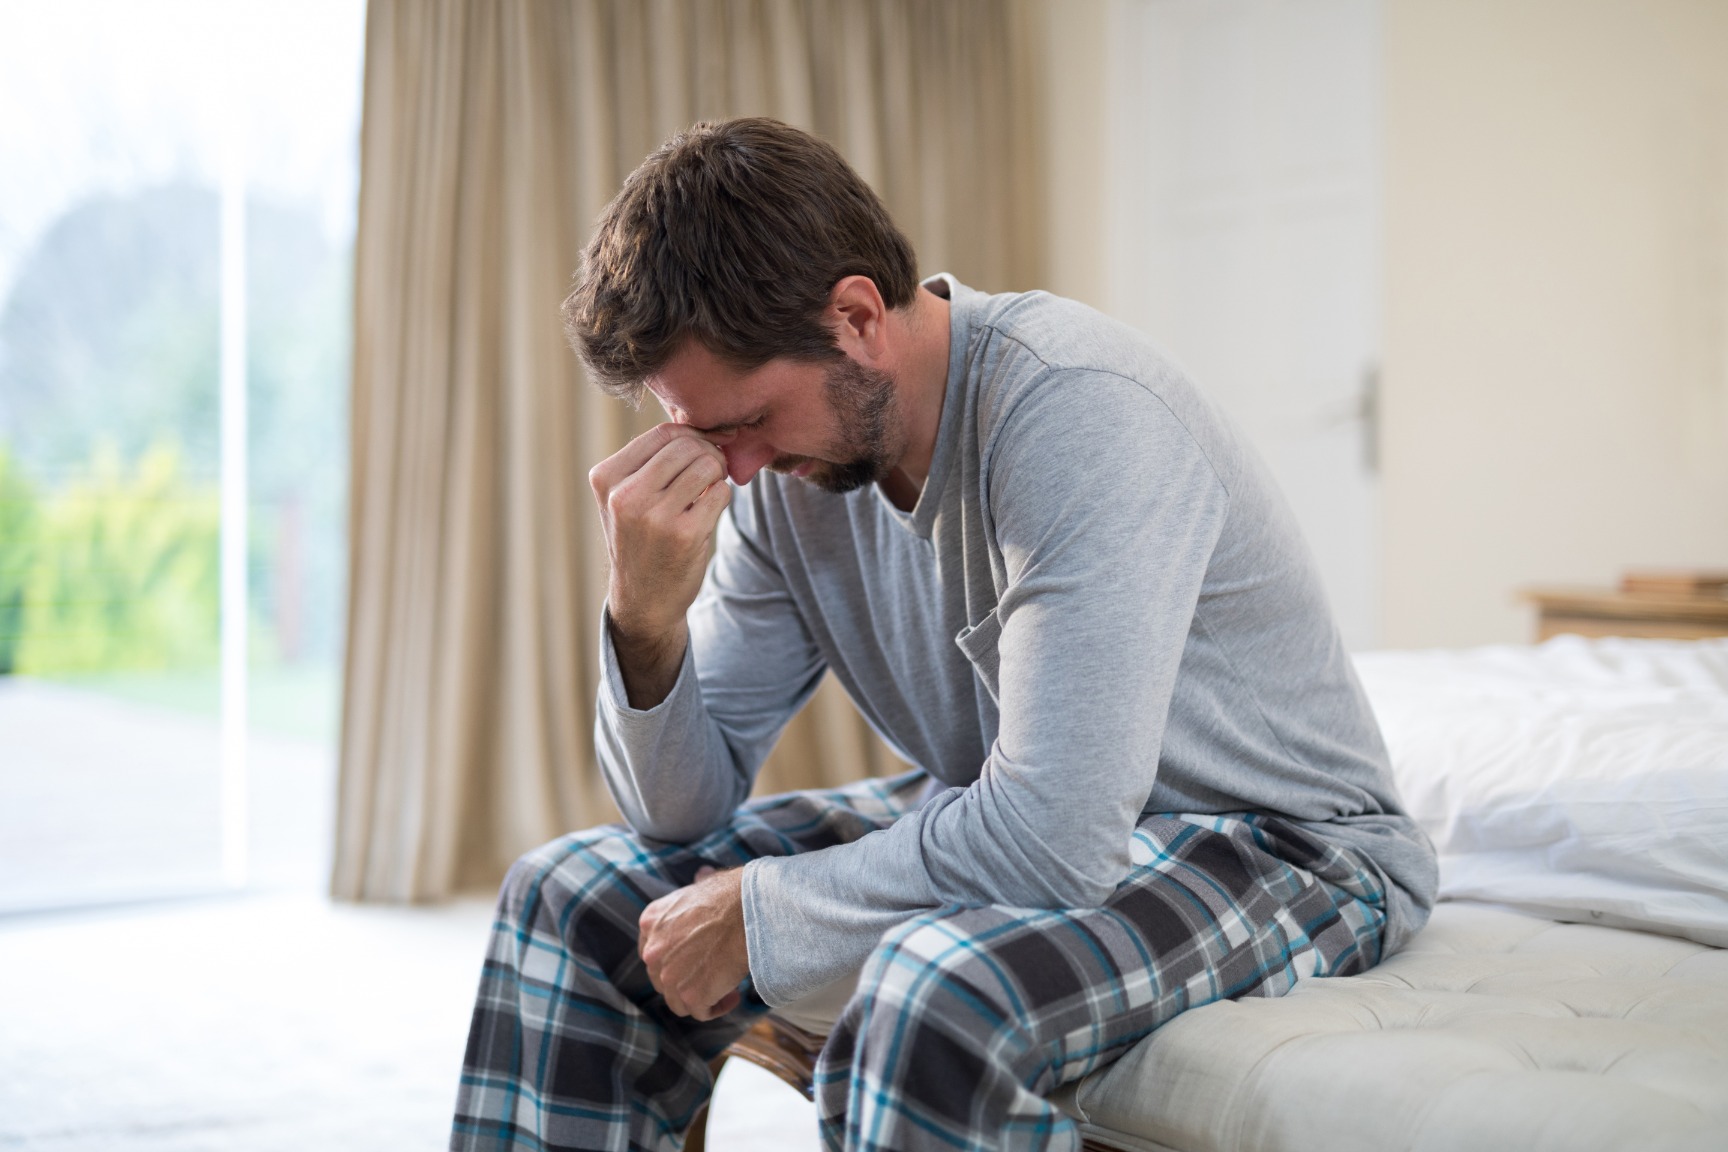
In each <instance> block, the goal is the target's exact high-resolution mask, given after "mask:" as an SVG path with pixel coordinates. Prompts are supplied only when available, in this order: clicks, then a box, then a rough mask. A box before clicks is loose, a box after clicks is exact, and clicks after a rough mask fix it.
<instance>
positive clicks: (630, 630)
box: [453, 120, 1435, 1150]
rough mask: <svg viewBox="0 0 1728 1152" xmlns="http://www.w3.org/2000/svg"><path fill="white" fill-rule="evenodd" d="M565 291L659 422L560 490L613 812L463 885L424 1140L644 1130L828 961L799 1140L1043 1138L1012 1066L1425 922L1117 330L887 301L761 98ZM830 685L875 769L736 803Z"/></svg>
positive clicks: (1311, 686)
mask: <svg viewBox="0 0 1728 1152" xmlns="http://www.w3.org/2000/svg"><path fill="white" fill-rule="evenodd" d="M566 316H567V319H568V321H569V328H570V332H571V335H572V340H573V342H574V343H575V345H576V347H577V348H578V350H579V351H580V353H581V354H582V356H583V358H584V360H585V361H586V363H587V365H588V368H589V370H590V374H591V375H592V376H593V377H594V378H595V379H596V380H597V381H598V382H599V383H600V385H601V386H602V387H604V388H606V389H608V390H609V391H612V392H614V393H616V394H619V395H622V396H627V397H637V396H639V395H640V393H641V391H642V390H646V391H647V392H649V393H651V394H652V395H653V396H654V397H655V399H657V400H658V401H659V402H660V404H661V405H662V407H664V409H665V410H666V412H667V414H668V415H669V416H670V418H671V419H670V422H668V423H665V424H661V425H660V426H659V427H657V428H654V429H653V430H651V431H649V432H647V433H645V434H644V435H642V436H640V437H638V438H637V439H636V440H634V441H632V442H631V443H630V444H629V445H627V446H626V447H625V448H624V449H623V450H621V451H620V452H618V453H617V454H616V455H614V456H612V457H611V458H609V459H607V460H605V461H603V462H602V463H600V464H599V465H598V466H596V467H595V468H594V469H593V471H592V473H591V474H590V479H591V482H592V486H593V488H594V493H595V496H596V498H597V499H598V501H599V504H600V509H601V518H602V522H603V525H604V528H605V533H606V538H607V543H608V547H609V548H610V552H611V560H612V575H611V581H610V585H609V588H608V601H607V609H606V618H605V628H604V629H603V632H604V636H603V639H602V642H601V654H600V658H601V663H602V668H603V672H604V679H603V684H602V687H601V690H600V699H599V714H598V720H597V724H596V741H597V745H598V749H599V758H600V762H601V766H602V768H603V769H604V771H605V774H606V779H607V781H608V784H609V785H610V787H611V790H612V794H613V796H614V797H615V798H616V799H617V801H618V805H619V807H620V808H621V809H622V810H623V812H624V814H625V816H626V817H627V819H628V820H629V823H630V828H629V829H622V828H607V829H599V830H596V831H591V832H585V833H578V834H575V835H572V836H568V837H565V838H564V839H562V840H559V841H557V842H555V843H553V844H550V845H547V846H546V847H544V848H542V849H540V850H538V851H536V852H534V853H531V854H530V855H528V856H526V857H524V858H523V859H522V860H521V861H519V862H518V863H517V865H516V866H515V868H514V869H513V870H512V872H511V874H510V877H509V878H508V879H507V880H506V881H505V885H504V890H503V893H502V896H501V898H500V909H499V919H498V923H497V927H496V931H495V934H494V938H493V941H492V945H491V948H490V952H489V955H488V958H487V961H486V966H485V972H484V975H483V977H482V986H481V990H480V996H479V1001H478V1003H477V1006H476V1009H475V1017H474V1026H473V1031H472V1034H471V1037H470V1041H469V1049H468V1055H467V1068H466V1070H465V1074H464V1076H463V1081H462V1090H461V1097H460V1100H459V1102H458V1109H457V1117H456V1125H455V1135H454V1138H453V1147H458V1148H502V1147H520V1148H535V1149H544V1148H559V1149H566V1148H568V1149H576V1148H580V1149H602V1148H604V1149H626V1148H630V1149H636V1148H641V1149H649V1148H674V1147H677V1146H678V1144H679V1141H680V1139H681V1138H682V1132H683V1130H684V1128H685V1127H686V1126H687V1125H688V1123H689V1122H690V1119H691V1117H692V1116H693V1114H694V1113H695V1111H696V1110H697V1109H698V1108H699V1107H700V1105H701V1104H702V1102H703V1101H704V1100H705V1099H706V1096H707V1093H708V1090H709V1089H710V1087H711V1079H710V1076H709V1073H708V1069H707V1062H708V1060H709V1059H710V1058H712V1057H713V1056H714V1055H715V1054H717V1053H718V1052H719V1051H720V1050H721V1049H723V1048H724V1047H725V1045H726V1044H727V1043H729V1042H730V1041H731V1040H732V1039H733V1038H735V1037H736V1036H737V1035H738V1034H739V1033H740V1032H741V1031H742V1030H743V1029H744V1028H746V1027H747V1026H748V1025H749V1023H750V1022H751V1021H752V1020H753V1019H754V1018H755V1017H756V1016H757V1015H759V1014H760V1013H761V1012H763V1011H765V1010H766V1006H777V1005H786V1004H789V1003H792V1002H795V1001H798V1000H800V999H802V998H804V997H807V996H809V995H810V994H812V993H814V992H817V991H819V990H822V989H825V988H833V987H841V988H845V987H848V986H849V985H848V983H847V982H849V981H852V980H854V979H856V991H855V992H852V993H851V994H850V997H849V999H847V1001H846V1006H845V1009H844V1012H843V1013H842V1014H841V1016H840V1018H839V1020H838V1022H837V1023H836V1025H835V1028H834V1030H833V1032H832V1034H831V1035H830V1038H829V1041H828V1044H827V1046H826V1048H825V1049H824V1051H823V1054H822V1057H821V1060H820V1062H819V1064H818V1068H817V1080H818V1083H817V1104H818V1116H819V1120H820V1123H821V1127H822V1138H823V1142H824V1145H825V1146H826V1147H828V1148H830V1149H840V1148H846V1149H899V1150H904V1149H924V1148H1039V1149H1043V1148H1050V1149H1072V1148H1076V1147H1078V1143H1079V1139H1078V1134H1077V1132H1076V1129H1075V1127H1074V1125H1073V1123H1072V1122H1071V1121H1069V1120H1068V1119H1066V1118H1065V1117H1064V1116H1063V1115H1062V1114H1061V1113H1059V1112H1058V1111H1057V1110H1055V1109H1054V1108H1053V1107H1052V1106H1051V1105H1050V1104H1048V1103H1047V1102H1046V1099H1045V1097H1046V1096H1047V1095H1048V1094H1049V1093H1050V1091H1051V1090H1052V1089H1054V1088H1055V1087H1057V1086H1059V1085H1061V1084H1063V1083H1066V1082H1068V1081H1071V1080H1074V1079H1076V1078H1078V1077H1080V1076H1082V1075H1084V1074H1086V1073H1087V1072H1090V1071H1092V1070H1093V1069H1094V1068H1097V1067H1099V1066H1100V1065H1102V1064H1104V1063H1107V1062H1108V1061H1110V1060H1112V1059H1114V1058H1115V1057H1117V1056H1119V1055H1120V1054H1121V1053H1122V1052H1123V1051H1125V1050H1126V1049H1127V1048H1128V1047H1129V1046H1131V1045H1132V1044H1133V1043H1135V1042H1136V1041H1138V1040H1139V1039H1141V1038H1142V1037H1144V1036H1145V1035H1147V1034H1148V1033H1149V1032H1150V1031H1151V1030H1152V1029H1154V1028H1156V1027H1157V1026H1158V1025H1160V1024H1162V1023H1163V1022H1165V1021H1166V1020H1168V1019H1170V1018H1171V1017H1172V1016H1173V1015H1175V1014H1176V1013H1178V1012H1180V1011H1182V1010H1183V1009H1185V1008H1188V1007H1192V1006H1194V1005H1197V1004H1201V1003H1205V1002H1207V1001H1211V1000H1215V999H1218V998H1221V997H1233V996H1246V995H1277V994H1279V993H1282V992H1284V991H1285V990H1287V989H1288V988H1289V987H1290V986H1291V985H1292V983H1293V982H1294V981H1295V980H1296V979H1297V978H1299V977H1302V976H1308V975H1331V974H1344V973H1349V972H1355V971H1360V970H1362V969H1365V968H1367V967H1369V966H1371V965H1373V964H1374V963H1375V962H1377V960H1378V959H1379V958H1380V957H1381V956H1382V955H1384V954H1387V953H1389V952H1390V951H1392V950H1393V949H1395V948H1397V947H1398V946H1399V945H1400V944H1401V943H1402V941H1403V940H1404V939H1405V938H1406V937H1407V936H1408V935H1409V934H1410V933H1411V932H1412V931H1413V930H1414V929H1416V928H1417V927H1419V926H1420V925H1421V923H1422V922H1423V920H1424V919H1425V918H1426V915H1427V909H1428V907H1429V905H1430V903H1431V901H1432V898H1433V893H1434V888H1435V868H1434V858H1433V853H1432V849H1431V847H1430V846H1429V845H1428V843H1427V841H1426V840H1425V838H1424V837H1423V836H1422V834H1421V833H1420V831H1419V830H1418V829H1417V828H1416V827H1415V825H1414V824H1413V823H1412V822H1411V821H1410V820H1409V818H1408V817H1406V816H1405V815H1403V813H1402V812H1401V810H1400V808H1399V806H1398V803H1397V799H1396V796H1395V794H1394V791H1393V788H1392V784H1391V781H1390V776H1389V771H1388V767H1387V762H1386V754H1385V750H1384V747H1383V746H1382V743H1381V740H1380V736H1379V733H1378V730H1377V729H1376V727H1375V723H1374V719H1373V716H1372V714H1371V713H1370V711H1369V709H1368V706H1367V704H1366V702H1365V700H1364V698H1363V695H1362V692H1361V690H1360V688H1359V686H1358V684H1357V682H1356V680H1355V677H1354V675H1353V673H1352V671H1351V667H1350V663H1349V660H1348V658H1347V656H1346V655H1345V652H1344V650H1343V646H1342V644H1341V643H1340V641H1339V639H1338V635H1337V631H1336V628H1335V627H1334V625H1333V624H1332V622H1331V619H1330V617H1329V615H1328V612H1327V609H1326V607H1325V603H1324V600H1323V598H1322V595H1321V591H1320V588H1319V585H1318V583H1317V580H1316V578H1315V575H1314V572H1313V567H1312V564H1311V562H1310V560H1309V558H1308V556H1307V553H1306V551H1305V549H1304V547H1303V546H1302V544H1301V541H1300V540H1299V538H1298V536H1297V533H1296V531H1295V529H1294V527H1293V525H1292V523H1291V519H1290V516H1289V514H1288V512H1287V511H1286V510H1285V508H1284V506H1283V505H1282V503H1281V502H1280V501H1279V499H1278V498H1277V496H1276V494H1275V492H1274V490H1273V486H1272V484H1271V482H1270V481H1269V480H1268V479H1267V478H1266V476H1265V475H1264V473H1263V472H1262V471H1261V469H1260V466H1259V465H1258V464H1257V463H1256V461H1255V459H1254V458H1253V455H1252V453H1251V452H1249V451H1248V449H1247V448H1246V446H1245V445H1244V444H1243V443H1242V442H1241V441H1240V439H1239V438H1238V437H1237V436H1236V434H1235V433H1234V432H1233V431H1232V430H1231V428H1230V427H1229V426H1228V425H1227V423H1226V422H1225V421H1224V420H1223V419H1222V418H1221V417H1220V416H1219V414H1218V413H1217V412H1216V411H1214V410H1213V409H1212V408H1211V406H1210V405H1209V404H1208V403H1207V402H1206V400H1205V399H1204V398H1203V397H1202V396H1201V395H1200V394H1199V393H1198V392H1197V391H1196V390H1195V388H1194V387H1193V386H1192V385H1191V384H1190V383H1189V382H1188V381H1187V380H1186V379H1185V378H1184V377H1183V376H1182V375H1181V374H1180V373H1179V372H1178V371H1177V370H1176V369H1175V368H1174V367H1173V366H1172V365H1171V364H1170V363H1169V362H1168V361H1166V360H1165V359H1163V358H1162V357H1161V356H1160V355H1159V353H1158V352H1157V351H1156V350H1155V349H1154V348H1153V347H1152V346H1151V345H1150V344H1149V343H1147V342H1146V341H1145V340H1144V339H1143V338H1142V337H1140V336H1139V335H1137V334H1136V333H1134V332H1133V331H1131V330H1129V329H1127V328H1124V327H1122V326H1120V325H1117V324H1114V323H1112V322H1111V321H1109V320H1107V319H1105V318H1104V317H1102V316H1099V315H1098V314H1096V313H1094V312H1092V311H1090V310H1088V309H1086V308H1084V307H1082V306H1080V305H1077V304H1073V303H1070V302H1067V301H1064V300H1060V299H1057V298H1054V297H1050V296H1047V295H1044V294H1041V293H1031V294H1026V295H1010V296H985V295H982V294H980V293H977V292H974V291H972V290H971V289H968V288H966V287H964V286H963V285H961V284H959V283H957V282H956V281H954V280H953V279H952V278H948V277H938V278H935V279H931V280H927V281H925V282H924V283H923V284H919V283H918V282H917V280H916V278H915V274H914V263H913V256H912V251H911V248H910V246H909V245H908V244H907V242H906V240H905V239H904V237H902V236H901V234H900V233H899V231H898V230H897V229H896V228H895V227H894V225H893V223H892V222H891V221H890V220H889V218H888V216H887V213H886V212H885V210H884V209H883V208H882V206H881V204H880V203H879V202H878V200H877V199H876V197H875V196H874V194H873V193H872V192H871V191H870V189H869V188H868V187H867V186H866V185H865V184H864V183H863V182H862V181H861V180H859V178H858V177H857V175H856V174H855V173H853V172H852V170H851V169H850V168H849V167H847V165H846V164H845V162H844V161H843V160H842V159H841V158H840V157H839V155H838V154H837V153H835V152H834V151H833V149H831V148H829V147H828V146H827V145H825V144H823V143H822V142H820V141H818V140H816V139H814V138H813V137H810V136H808V135H806V134H804V133H801V132H798V131H796V130H794V129H791V128H788V127H786V126H785V125H782V124H779V123H776V122H774V121H769V120H737V121H731V122H727V123H722V124H709V125H698V126H696V127H695V128H693V129H691V130H690V131H689V132H687V133H683V134H680V135H678V136H676V137H674V138H673V139H672V140H671V141H669V142H668V143H667V144H666V145H665V146H663V147H662V148H661V149H660V150H659V151H658V152H656V153H655V154H654V155H652V156H650V157H649V158H648V159H647V160H646V161H645V162H644V163H643V165H642V166H641V167H640V168H638V169H637V171H636V172H635V173H633V174H632V175H631V176H630V178H629V179H628V180H627V181H626V182H625V185H624V188H623V190H622V191H621V192H620V193H619V195H618V197H617V199H616V200H614V201H613V203H612V204H611V205H610V206H609V207H608V209H607V210H606V212H605V214H604V215H603V216H602V218H601V221H600V223H599V227H598V230H597V232H596V235H595V237H594V239H593V241H592V243H591V244H590V246H589V248H588V250H587V252H586V253H585V257H584V273H583V279H582V281H581V284H580V286H579V288H578V289H577V291H576V292H575V293H574V294H573V295H572V296H571V298H570V300H569V301H567V302H566ZM728 481H730V485H729V484H728ZM732 485H735V486H736V488H733V487H732ZM716 529H717V530H718V543H717V546H716V549H715V555H714V557H713V560H712V563H708V562H707V548H708V541H709V539H710V535H711V533H712V532H714V531H715V530H716ZM829 670H831V671H833V672H834V673H835V675H836V676H837V677H838V678H839V680H840V682H841V684H843V685H844V686H845V688H846V690H847V691H848V692H849V693H850V694H851V696H852V698H853V700H854V701H855V702H856V703H857V705H858V707H859V709H860V711H861V712H862V713H863V715H864V716H865V717H866V719H868V720H869V722H870V723H871V725H872V726H873V727H874V728H875V729H876V730H877V731H878V732H879V733H881V734H882V736H883V737H884V739H886V740H887V741H888V742H889V743H890V744H891V745H893V746H894V748H895V749H896V750H897V751H899V752H900V753H901V754H902V755H903V756H905V758H906V759H907V760H908V761H909V762H911V763H912V764H914V765H916V766H917V770H916V771H914V772H911V773H908V774H906V775H904V776H901V777H897V778H895V779H892V780H885V781H874V782H870V783H868V784H865V785H859V786H853V787H850V788H846V789H840V790H835V791H827V792H811V793H798V794H793V795H791V796H786V797H775V798H770V799H768V800H764V801H754V802H749V803H746V797H747V795H748V793H749V790H750V786H751V782H752V780H753V778H754V774H755V772H756V769H757V767H758V765H759V764H760V763H761V761H762V759H763V758H764V756H765V755H766V754H767V752H768V750H769V748H770V747H771V745H772V744H773V742H774V739H775V737H776V736H777V734H778V733H779V732H780V730H781V728H782V727H783V726H784V724H785V723H786V722H787V720H788V719H789V718H790V717H791V716H792V714H793V713H794V712H795V711H796V710H797V708H798V707H799V706H800V705H801V704H802V703H803V702H804V701H805V700H806V699H808V698H809V696H810V694H811V692H813V691H814V690H815V687H816V685H817V683H818V681H819V680H820V678H821V677H822V675H823V674H824V672H825V671H829Z"/></svg>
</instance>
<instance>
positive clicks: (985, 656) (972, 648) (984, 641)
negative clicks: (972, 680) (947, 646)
mask: <svg viewBox="0 0 1728 1152" xmlns="http://www.w3.org/2000/svg"><path fill="white" fill-rule="evenodd" d="M999 611H1000V609H995V608H993V609H991V610H990V613H989V614H988V615H987V616H985V617H984V619H982V620H980V621H978V622H977V623H976V624H968V625H967V626H966V627H964V628H962V629H960V631H959V632H956V633H955V634H954V643H955V645H956V646H957V647H959V649H960V651H961V652H964V653H965V654H966V659H968V660H970V661H971V662H972V670H973V671H974V672H976V673H977V674H978V679H979V680H981V681H983V683H984V690H985V691H986V692H988V693H990V699H991V700H992V701H994V702H995V703H996V704H997V705H998V706H1000V705H1001V703H1002V697H1001V691H1000V687H999V682H998V676H999V673H1000V671H1001V658H1000V656H999V655H998V653H997V644H998V642H999V641H1000V640H1001V639H1002V618H1001V617H1000V616H998V615H997V613H998V612H999Z"/></svg>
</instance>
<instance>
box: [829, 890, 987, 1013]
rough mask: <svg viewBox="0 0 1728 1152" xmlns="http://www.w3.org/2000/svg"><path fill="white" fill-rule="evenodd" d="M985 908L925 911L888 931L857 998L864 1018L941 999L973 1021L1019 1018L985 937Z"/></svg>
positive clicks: (922, 1006)
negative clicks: (982, 917) (982, 918)
mask: <svg viewBox="0 0 1728 1152" xmlns="http://www.w3.org/2000/svg"><path fill="white" fill-rule="evenodd" d="M987 912H988V910H987V909H982V908H946V909H941V910H938V911H936V912H930V913H926V914H924V915H922V916H918V917H915V918H913V919H911V920H908V921H906V922H905V923H904V924H901V925H898V926H897V927H895V928H892V929H890V930H889V931H888V932H886V933H884V934H883V936H882V940H881V942H880V943H878V944H877V946H876V949H875V951H874V952H872V953H871V956H870V960H869V962H868V963H866V964H865V966H864V971H863V973H862V975H861V977H860V980H859V991H860V993H862V995H860V996H857V997H854V1000H855V1002H861V1003H859V1007H860V1009H861V1015H863V1016H869V1015H873V1014H880V1013H882V1012H884V1011H889V1012H904V1011H915V1012H920V1013H922V1012H925V1011H928V1010H929V1009H931V1008H933V1007H936V1006H937V1005H938V1004H939V1003H940V1002H942V1001H949V1002H951V1005H950V1006H951V1007H952V1008H960V1007H961V1006H962V1005H961V1003H960V1002H963V1009H964V1012H965V1013H966V1014H967V1015H968V1016H971V1017H975V1018H976V1017H987V1018H989V1019H991V1020H994V1021H996V1022H997V1023H999V1024H1006V1023H1011V1022H1012V1021H1013V1019H1014V1016H1015V1013H1014V1001H1015V993H1014V988H1013V985H1012V983H1011V982H1010V981H1009V980H1008V979H1007V978H1006V976H1005V973H1004V970H1003V968H1002V966H1001V965H1000V964H999V963H997V962H995V960H994V958H993V957H992V956H991V955H990V950H989V947H988V943H987V941H985V940H982V939H980V935H979V930H980V928H981V927H982V926H981V925H980V924H979V923H978V922H977V921H978V920H979V916H980V915H984V914H987Z"/></svg>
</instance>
